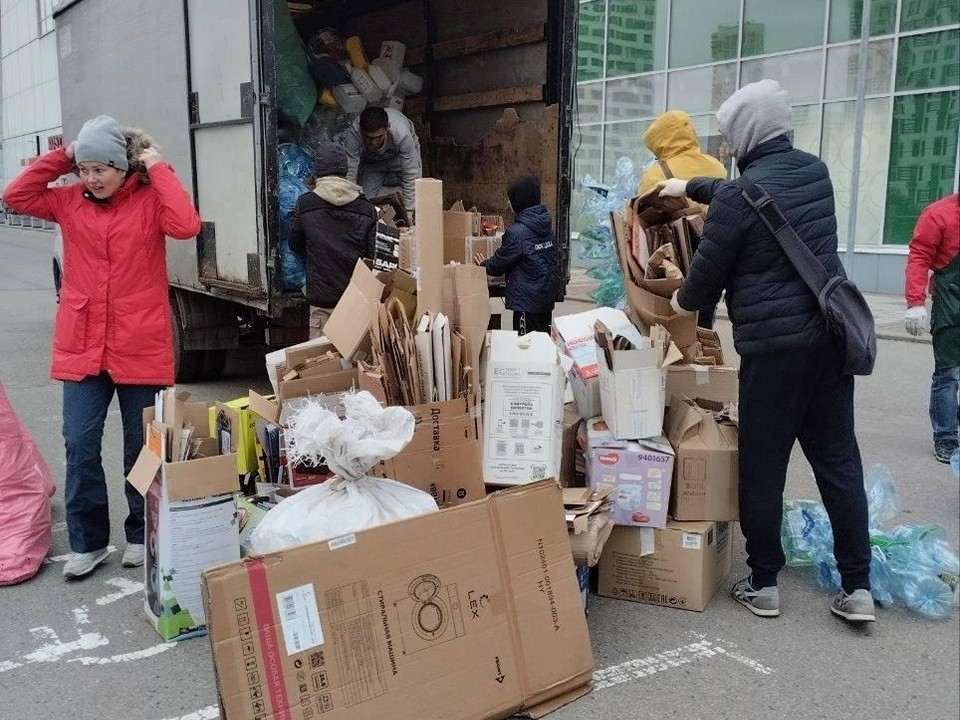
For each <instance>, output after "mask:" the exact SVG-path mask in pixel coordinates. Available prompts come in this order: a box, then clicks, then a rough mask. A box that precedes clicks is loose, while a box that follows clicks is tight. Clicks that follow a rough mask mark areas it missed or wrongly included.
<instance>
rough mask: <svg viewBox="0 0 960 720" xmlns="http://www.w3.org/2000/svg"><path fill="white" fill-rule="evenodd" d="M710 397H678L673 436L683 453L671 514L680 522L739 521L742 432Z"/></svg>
mask: <svg viewBox="0 0 960 720" xmlns="http://www.w3.org/2000/svg"><path fill="white" fill-rule="evenodd" d="M723 409H724V407H723V406H722V405H720V404H719V403H714V402H711V401H708V400H703V399H697V400H691V399H690V398H682V397H675V398H674V399H673V402H672V403H671V405H670V412H669V413H668V416H667V436H668V437H669V438H670V442H671V443H672V444H673V447H674V448H675V449H676V452H677V462H676V471H675V473H674V479H673V491H672V492H671V496H670V516H671V517H673V518H674V519H676V520H737V519H739V517H740V515H739V503H738V489H739V486H740V468H739V459H740V453H739V432H738V430H737V425H736V420H735V418H731V417H729V416H722V419H719V420H718V419H717V417H718V416H717V414H718V413H720V412H721V411H722V410H723Z"/></svg>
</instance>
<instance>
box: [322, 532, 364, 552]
mask: <svg viewBox="0 0 960 720" xmlns="http://www.w3.org/2000/svg"><path fill="white" fill-rule="evenodd" d="M356 541H357V536H356V535H354V534H353V533H350V534H349V535H341V536H340V537H338V538H334V539H333V540H330V541H329V542H328V543H327V547H329V548H330V549H331V550H339V549H340V548H342V547H346V546H347V545H353V544H354V543H355V542H356Z"/></svg>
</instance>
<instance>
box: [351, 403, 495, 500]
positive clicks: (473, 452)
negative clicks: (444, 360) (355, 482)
mask: <svg viewBox="0 0 960 720" xmlns="http://www.w3.org/2000/svg"><path fill="white" fill-rule="evenodd" d="M407 410H409V411H410V412H411V413H413V417H414V419H415V421H416V424H415V426H414V431H413V440H411V441H410V444H409V445H407V446H406V447H405V448H404V449H403V450H401V451H400V452H399V453H398V454H397V455H396V456H395V457H392V458H390V459H389V460H385V461H383V462H381V463H379V464H377V465H376V466H374V467H373V468H371V470H370V473H369V474H370V475H373V476H376V477H385V478H390V479H391V480H396V481H397V482H402V483H404V484H406V485H412V486H413V487H415V488H418V489H419V490H423V491H424V492H428V493H430V495H432V496H433V499H434V500H436V501H437V505H439V506H440V507H449V506H451V505H460V504H462V503H467V502H472V501H474V500H479V499H481V498H483V497H484V495H486V488H485V486H484V483H483V446H482V443H481V440H480V433H481V423H480V407H479V403H478V400H477V397H476V395H471V396H469V397H466V398H458V399H456V400H450V401H448V402H437V403H428V404H426V405H415V406H413V407H408V408H407Z"/></svg>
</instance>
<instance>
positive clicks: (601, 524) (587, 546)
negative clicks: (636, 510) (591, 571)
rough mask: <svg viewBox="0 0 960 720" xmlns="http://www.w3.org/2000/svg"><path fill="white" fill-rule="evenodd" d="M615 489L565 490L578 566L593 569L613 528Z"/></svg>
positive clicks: (568, 529) (565, 506)
mask: <svg viewBox="0 0 960 720" xmlns="http://www.w3.org/2000/svg"><path fill="white" fill-rule="evenodd" d="M612 492H613V488H611V487H604V488H599V489H597V490H594V489H593V488H564V491H563V506H564V511H565V512H566V515H567V531H568V532H569V534H570V550H571V552H572V553H573V561H574V562H575V563H576V564H577V565H586V566H587V567H593V566H594V565H596V564H597V561H599V560H600V554H601V552H603V545H604V543H606V541H607V538H608V537H610V531H611V530H612V529H613V517H612V515H611V513H610V511H611V504H610V495H611V493H612Z"/></svg>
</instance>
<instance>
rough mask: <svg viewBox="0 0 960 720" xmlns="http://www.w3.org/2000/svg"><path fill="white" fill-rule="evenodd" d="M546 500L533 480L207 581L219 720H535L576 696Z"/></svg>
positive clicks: (578, 627)
mask: <svg viewBox="0 0 960 720" xmlns="http://www.w3.org/2000/svg"><path fill="white" fill-rule="evenodd" d="M560 496H561V492H560V488H559V487H557V485H556V483H555V482H553V481H552V480H551V481H548V482H541V483H536V484H533V485H528V486H525V487H521V488H515V489H512V490H508V491H503V492H500V493H495V494H493V495H491V496H489V497H487V498H485V499H483V500H479V501H477V502H474V503H469V504H466V505H459V506H457V507H453V508H448V509H445V510H440V511H439V512H435V513H430V514H428V515H422V516H419V517H415V518H410V519H408V520H401V521H399V522H395V523H390V524H388V525H382V526H380V527H377V528H372V529H369V530H364V531H362V532H358V533H355V534H350V535H346V536H343V537H339V538H334V539H332V540H329V541H325V542H319V543H312V544H309V545H301V546H299V547H295V548H290V549H288V550H283V551H280V552H275V553H271V554H268V555H265V556H263V557H255V558H247V559H246V560H244V561H243V562H238V563H233V564H230V565H223V566H220V567H217V568H213V569H211V570H209V571H207V572H206V573H205V574H204V578H203V581H204V598H205V602H206V607H207V611H208V617H209V624H210V647H211V649H212V652H213V662H214V669H215V673H216V678H217V689H218V694H219V698H220V712H221V713H222V715H223V717H224V719H225V720H258V719H259V718H277V719H279V718H289V719H291V720H292V719H294V718H296V719H298V720H302V719H303V718H309V717H316V718H319V717H322V718H324V720H380V719H381V718H427V717H430V718H444V720H479V719H481V718H503V717H508V716H510V715H512V714H514V713H516V712H521V711H523V712H527V713H529V714H531V715H532V716H534V717H537V716H540V715H541V714H543V712H545V711H549V710H551V709H555V708H557V707H559V706H560V705H562V704H564V703H566V702H570V701H571V700H574V699H576V698H577V697H579V696H581V695H583V694H584V693H586V692H588V691H589V683H590V681H591V678H592V674H593V657H592V653H591V649H590V638H589V635H588V632H587V624H586V619H585V617H584V612H583V608H582V605H581V592H580V588H579V585H578V583H577V579H576V576H575V572H574V564H573V560H572V558H571V555H570V543H569V541H568V540H567V529H566V525H565V523H564V522H563V519H562V516H561V507H562V505H561V497H560ZM307 710H309V713H308V712H307Z"/></svg>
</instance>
